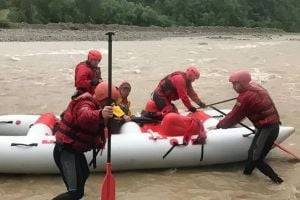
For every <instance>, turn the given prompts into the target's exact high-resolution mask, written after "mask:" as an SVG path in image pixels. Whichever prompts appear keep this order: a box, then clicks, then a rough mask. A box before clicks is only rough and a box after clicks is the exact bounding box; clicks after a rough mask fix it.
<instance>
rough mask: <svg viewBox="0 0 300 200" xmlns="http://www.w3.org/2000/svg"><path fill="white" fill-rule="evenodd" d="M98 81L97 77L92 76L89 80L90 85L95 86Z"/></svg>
mask: <svg viewBox="0 0 300 200" xmlns="http://www.w3.org/2000/svg"><path fill="white" fill-rule="evenodd" d="M98 83H99V79H97V78H94V79H92V80H91V85H92V86H96V85H98Z"/></svg>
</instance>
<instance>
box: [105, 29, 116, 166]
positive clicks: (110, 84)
mask: <svg viewBox="0 0 300 200" xmlns="http://www.w3.org/2000/svg"><path fill="white" fill-rule="evenodd" d="M114 34H115V33H113V32H108V33H106V35H108V99H109V105H111V104H112V99H111V86H112V36H113V35H114ZM107 129H108V139H107V162H108V163H110V162H111V131H110V130H111V123H110V120H108V122H107Z"/></svg>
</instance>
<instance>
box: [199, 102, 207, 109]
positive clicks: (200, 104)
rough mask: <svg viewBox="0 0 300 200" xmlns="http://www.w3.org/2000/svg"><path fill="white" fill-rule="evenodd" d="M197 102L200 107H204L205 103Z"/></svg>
mask: <svg viewBox="0 0 300 200" xmlns="http://www.w3.org/2000/svg"><path fill="white" fill-rule="evenodd" d="M197 104H198V106H200V108H205V107H206V104H205V103H203V102H202V101H199V102H198V103H197Z"/></svg>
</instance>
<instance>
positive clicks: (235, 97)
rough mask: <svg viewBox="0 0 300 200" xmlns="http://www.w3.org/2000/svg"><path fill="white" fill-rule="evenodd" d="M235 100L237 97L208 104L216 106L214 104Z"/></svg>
mask: <svg viewBox="0 0 300 200" xmlns="http://www.w3.org/2000/svg"><path fill="white" fill-rule="evenodd" d="M233 100H236V97H234V98H231V99H227V100H224V101H218V102H215V103H212V104H208V105H206V106H214V105H218V104H221V103H226V102H229V101H233Z"/></svg>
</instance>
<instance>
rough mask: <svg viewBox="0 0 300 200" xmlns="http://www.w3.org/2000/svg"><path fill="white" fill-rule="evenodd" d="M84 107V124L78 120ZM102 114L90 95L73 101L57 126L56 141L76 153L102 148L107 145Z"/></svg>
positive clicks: (87, 94) (84, 95) (81, 96)
mask: <svg viewBox="0 0 300 200" xmlns="http://www.w3.org/2000/svg"><path fill="white" fill-rule="evenodd" d="M83 106H84V107H85V108H86V111H85V112H86V113H85V117H84V122H82V121H80V120H78V117H79V116H78V114H79V113H78V111H79V110H80V108H82V107H83ZM100 112H101V110H100V109H98V105H97V102H96V101H95V100H94V99H93V97H92V96H91V94H89V93H84V94H83V95H80V96H79V97H77V98H76V99H74V100H72V101H71V102H70V103H69V105H68V107H67V109H66V110H65V111H64V112H63V114H62V115H61V121H60V122H59V123H58V125H57V130H56V132H55V136H56V141H57V142H59V143H63V144H65V145H66V146H68V147H69V148H71V149H72V150H74V151H76V152H85V151H88V150H91V149H92V148H102V147H103V146H104V144H105V136H104V131H103V129H104V121H103V119H102V117H101V114H100ZM82 123H87V125H86V126H84V127H83V126H82Z"/></svg>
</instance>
